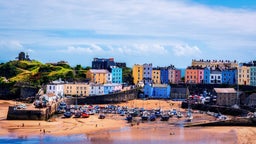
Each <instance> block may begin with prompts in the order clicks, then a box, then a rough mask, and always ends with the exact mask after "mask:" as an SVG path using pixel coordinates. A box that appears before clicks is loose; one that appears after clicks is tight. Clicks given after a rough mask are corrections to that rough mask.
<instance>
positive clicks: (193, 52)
mask: <svg viewBox="0 0 256 144" xmlns="http://www.w3.org/2000/svg"><path fill="white" fill-rule="evenodd" d="M173 52H174V54H175V55H176V56H198V55H200V54H201V53H202V52H201V50H200V49H199V48H198V47H197V46H189V45H187V44H186V45H176V46H174V47H173Z"/></svg>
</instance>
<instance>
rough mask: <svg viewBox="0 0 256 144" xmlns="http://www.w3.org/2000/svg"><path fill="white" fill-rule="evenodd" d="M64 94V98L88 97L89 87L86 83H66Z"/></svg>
mask: <svg viewBox="0 0 256 144" xmlns="http://www.w3.org/2000/svg"><path fill="white" fill-rule="evenodd" d="M64 94H65V95H66V96H89V94H90V85H89V84H87V83H66V84H65V85H64Z"/></svg>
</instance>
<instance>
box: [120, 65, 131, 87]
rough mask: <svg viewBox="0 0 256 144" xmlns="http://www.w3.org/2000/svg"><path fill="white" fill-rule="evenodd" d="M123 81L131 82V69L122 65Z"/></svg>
mask: <svg viewBox="0 0 256 144" xmlns="http://www.w3.org/2000/svg"><path fill="white" fill-rule="evenodd" d="M122 70H123V82H124V83H127V84H129V85H132V84H133V77H132V69H131V68H129V67H123V68H122Z"/></svg>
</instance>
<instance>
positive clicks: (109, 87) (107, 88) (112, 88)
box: [103, 83, 122, 94]
mask: <svg viewBox="0 0 256 144" xmlns="http://www.w3.org/2000/svg"><path fill="white" fill-rule="evenodd" d="M103 86H104V94H109V93H113V92H118V91H121V90H122V84H118V83H112V84H104V85H103Z"/></svg>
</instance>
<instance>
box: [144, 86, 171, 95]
mask: <svg viewBox="0 0 256 144" xmlns="http://www.w3.org/2000/svg"><path fill="white" fill-rule="evenodd" d="M144 95H145V97H148V98H170V95H171V86H170V85H167V84H153V85H150V84H147V85H145V86H144Z"/></svg>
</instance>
